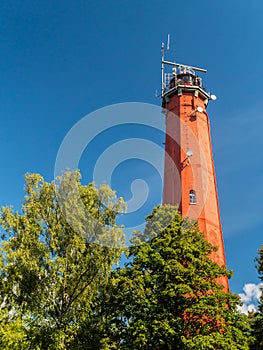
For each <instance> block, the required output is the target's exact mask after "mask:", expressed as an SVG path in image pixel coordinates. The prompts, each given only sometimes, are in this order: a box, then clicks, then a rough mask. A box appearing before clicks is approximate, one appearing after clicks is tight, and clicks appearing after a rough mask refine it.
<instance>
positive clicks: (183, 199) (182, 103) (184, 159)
mask: <svg viewBox="0 0 263 350" xmlns="http://www.w3.org/2000/svg"><path fill="white" fill-rule="evenodd" d="M162 52H163V57H162V106H163V108H165V115H166V141H165V167H164V189H163V204H172V205H178V206H179V210H180V212H181V213H182V215H183V217H189V218H191V219H195V220H198V223H199V227H200V229H201V231H203V232H204V234H205V237H206V239H207V241H208V242H210V243H212V244H213V245H215V246H217V247H218V251H217V252H215V253H213V255H212V256H211V259H212V260H213V261H215V262H217V263H218V264H219V265H225V264H226V260H225V253H224V243H223V237H222V227H221V220H220V213H219V205H218V196H217V187H216V177H215V169H214V160H213V154H212V145H211V136H210V126H209V118H208V114H207V111H206V108H207V105H208V102H209V101H210V100H213V99H215V98H216V97H215V96H214V95H210V93H208V92H207V91H206V89H205V88H204V86H203V84H202V79H201V78H200V77H199V76H198V75H197V74H196V72H206V70H204V69H200V68H196V67H191V66H187V65H183V64H178V63H174V62H168V61H165V60H164V45H163V47H162ZM166 66H172V67H173V68H172V73H168V74H167V73H165V67H166ZM219 282H220V283H221V284H223V285H224V287H225V289H226V290H227V289H228V281H227V279H226V278H225V279H220V281H219Z"/></svg>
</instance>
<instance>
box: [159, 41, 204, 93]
mask: <svg viewBox="0 0 263 350" xmlns="http://www.w3.org/2000/svg"><path fill="white" fill-rule="evenodd" d="M169 49H170V34H168V37H167V46H166V48H165V44H164V42H162V94H161V95H162V96H163V95H164V93H165V71H164V65H165V64H166V65H169V66H173V67H179V68H180V69H184V70H193V71H198V72H202V73H206V72H207V70H206V69H203V68H198V67H193V66H189V65H186V64H181V63H176V62H170V61H166V60H165V59H164V53H165V51H167V50H169Z"/></svg>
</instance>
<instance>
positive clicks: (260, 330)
mask: <svg viewBox="0 0 263 350" xmlns="http://www.w3.org/2000/svg"><path fill="white" fill-rule="evenodd" d="M256 262H257V264H256V268H257V270H258V274H259V278H260V280H261V281H263V245H262V246H261V248H260V250H259V256H258V258H256ZM251 326H252V332H251V336H252V341H251V349H252V350H263V294H261V297H260V300H259V305H258V310H257V312H256V313H255V314H254V315H253V317H251Z"/></svg>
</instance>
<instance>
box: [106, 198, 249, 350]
mask: <svg viewBox="0 0 263 350" xmlns="http://www.w3.org/2000/svg"><path fill="white" fill-rule="evenodd" d="M167 222H169V225H168V226H167V227H165V226H166V223H167ZM133 243H134V245H133V246H132V247H131V249H130V253H129V254H130V255H129V259H130V262H129V263H127V264H126V266H125V267H123V268H119V269H117V270H115V271H113V272H112V278H111V284H110V290H109V293H108V307H109V308H111V314H110V315H109V317H108V322H109V329H110V330H111V332H110V335H109V337H110V338H111V339H112V342H113V343H114V342H115V344H117V346H116V348H117V349H134V350H136V349H145V350H148V349H166V350H169V349H173V350H176V349H180V350H185V349H196V350H197V349H198V350H199V349H224V350H227V349H229V350H235V349H243V350H245V349H248V345H247V339H246V335H245V332H246V330H247V329H248V325H247V323H246V318H245V315H242V314H240V313H238V311H237V305H238V304H239V297H238V296H236V295H233V294H232V293H230V292H225V291H224V290H223V287H222V285H219V284H218V278H219V277H222V276H227V277H230V275H231V273H230V272H229V271H227V270H226V268H225V267H220V266H219V265H218V264H216V263H214V262H212V261H211V260H210V255H211V253H212V252H213V251H214V250H216V248H215V247H213V246H212V245H211V244H210V243H208V242H207V241H206V240H205V238H204V235H203V234H202V233H200V232H199V229H198V226H197V224H196V223H192V222H190V221H188V220H183V219H182V217H181V215H180V214H179V213H178V211H177V209H176V208H175V207H172V206H168V205H166V206H160V207H157V208H155V209H154V211H153V213H152V214H151V215H149V216H148V217H147V218H146V228H145V232H144V234H141V233H138V232H137V233H136V234H135V237H134V239H133Z"/></svg>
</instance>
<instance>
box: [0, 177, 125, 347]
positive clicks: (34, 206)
mask: <svg viewBox="0 0 263 350" xmlns="http://www.w3.org/2000/svg"><path fill="white" fill-rule="evenodd" d="M25 178H26V188H25V190H26V195H25V201H24V203H23V205H22V211H21V213H18V212H14V210H13V209H12V208H11V207H3V208H2V209H1V214H0V225H1V227H2V235H3V238H4V240H3V242H2V246H1V252H0V253H1V255H0V258H1V259H0V273H1V285H0V298H1V302H0V305H1V313H0V317H1V327H0V347H1V349H56V350H57V349H78V346H79V345H78V344H77V343H76V339H77V338H78V333H79V332H80V330H81V327H82V324H83V323H85V324H86V323H87V320H89V323H90V324H91V325H92V327H90V328H89V330H90V332H91V333H92V334H89V335H88V334H87V333H88V332H86V337H88V336H89V337H90V339H93V342H94V343H95V342H96V341H95V340H97V346H99V347H100V340H99V339H98V334H99V329H100V328H101V326H100V324H99V321H98V313H97V314H96V313H94V310H95V304H96V302H97V299H98V295H99V293H100V289H101V288H102V286H103V285H104V284H105V283H106V281H107V278H108V275H109V272H110V271H111V269H112V267H113V265H114V264H115V263H116V262H117V261H118V259H119V257H120V253H121V250H120V248H121V246H122V245H123V243H124V235H123V232H122V229H121V227H118V226H117V225H116V217H117V215H118V214H119V213H122V212H123V211H124V210H125V204H124V202H123V200H122V199H121V198H119V199H117V198H116V194H115V192H114V191H112V190H111V189H110V188H109V187H108V186H105V185H103V186H101V187H100V188H99V189H96V188H95V186H94V185H93V184H89V185H88V186H82V185H81V183H80V174H79V173H78V172H73V173H70V172H66V173H65V174H64V175H63V176H62V178H60V179H59V180H60V187H57V185H56V184H55V183H48V182H44V179H43V178H42V177H41V176H40V175H38V174H27V175H26V177H25ZM72 189H74V190H75V192H74V191H73V192H74V193H75V196H73V195H71V194H72V193H71V192H72ZM76 189H77V192H76ZM78 198H81V202H82V206H83V207H81V206H79V202H78V200H77V199H78ZM62 199H63V200H64V202H62ZM66 199H67V201H66ZM63 205H64V208H63ZM67 210H68V212H70V213H71V216H70V217H69V216H68V215H67V212H66V211H67ZM83 214H87V215H86V217H88V218H89V219H90V225H89V226H87V227H86V228H85V230H84V229H83V227H82V229H83V230H82V231H81V230H78V229H76V226H75V227H74V229H73V228H72V225H70V224H69V222H68V221H71V220H73V218H76V219H75V221H76V222H77V224H78V225H81V221H82V219H83ZM92 219H93V221H92ZM107 235H110V240H109V238H108V237H107ZM101 237H104V240H103V242H111V243H110V246H108V245H101V244H98V243H97V242H99V243H101V242H102V241H101ZM96 238H97V240H96ZM90 343H91V348H95V347H92V342H90ZM85 348H87V349H88V347H85ZM81 349H84V347H81Z"/></svg>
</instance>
